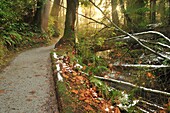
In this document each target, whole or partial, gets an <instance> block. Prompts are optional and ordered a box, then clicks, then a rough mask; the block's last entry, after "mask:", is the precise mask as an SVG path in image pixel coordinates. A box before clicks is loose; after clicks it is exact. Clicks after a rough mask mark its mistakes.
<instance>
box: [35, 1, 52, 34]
mask: <svg viewBox="0 0 170 113" xmlns="http://www.w3.org/2000/svg"><path fill="white" fill-rule="evenodd" d="M53 2H54V0H37V9H36V13H35V16H34V23H35V24H36V25H37V27H38V28H40V29H41V31H42V32H47V31H48V19H49V16H50V13H51V8H52V5H53Z"/></svg>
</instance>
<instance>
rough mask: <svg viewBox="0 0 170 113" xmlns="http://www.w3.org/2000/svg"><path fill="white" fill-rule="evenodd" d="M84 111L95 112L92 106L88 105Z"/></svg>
mask: <svg viewBox="0 0 170 113" xmlns="http://www.w3.org/2000/svg"><path fill="white" fill-rule="evenodd" d="M84 109H85V110H87V111H94V109H93V108H92V107H91V106H90V105H87V106H86V107H84Z"/></svg>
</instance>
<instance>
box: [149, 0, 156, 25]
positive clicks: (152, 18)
mask: <svg viewBox="0 0 170 113" xmlns="http://www.w3.org/2000/svg"><path fill="white" fill-rule="evenodd" d="M150 9H151V11H150V21H151V23H152V24H154V23H155V22H156V0H150Z"/></svg>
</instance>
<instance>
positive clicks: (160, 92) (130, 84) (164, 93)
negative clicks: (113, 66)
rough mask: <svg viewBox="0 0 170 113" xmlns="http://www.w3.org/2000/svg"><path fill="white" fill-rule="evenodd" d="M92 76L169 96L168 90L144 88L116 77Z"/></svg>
mask: <svg viewBox="0 0 170 113" xmlns="http://www.w3.org/2000/svg"><path fill="white" fill-rule="evenodd" d="M94 77H95V78H98V79H101V80H107V81H110V82H116V83H121V84H124V85H128V86H131V87H134V88H139V89H142V90H144V91H149V92H153V93H158V94H163V95H167V96H170V93H169V92H164V91H160V90H155V89H151V88H145V87H143V86H138V85H135V84H132V83H129V82H125V81H121V80H116V79H111V78H104V77H99V76H94Z"/></svg>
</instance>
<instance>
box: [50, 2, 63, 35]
mask: <svg viewBox="0 0 170 113" xmlns="http://www.w3.org/2000/svg"><path fill="white" fill-rule="evenodd" d="M60 2H61V0H54V5H53V8H52V11H51V15H52V16H53V17H54V19H55V20H54V28H55V32H56V35H58V31H59V28H58V19H59V18H58V17H59V11H60Z"/></svg>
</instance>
